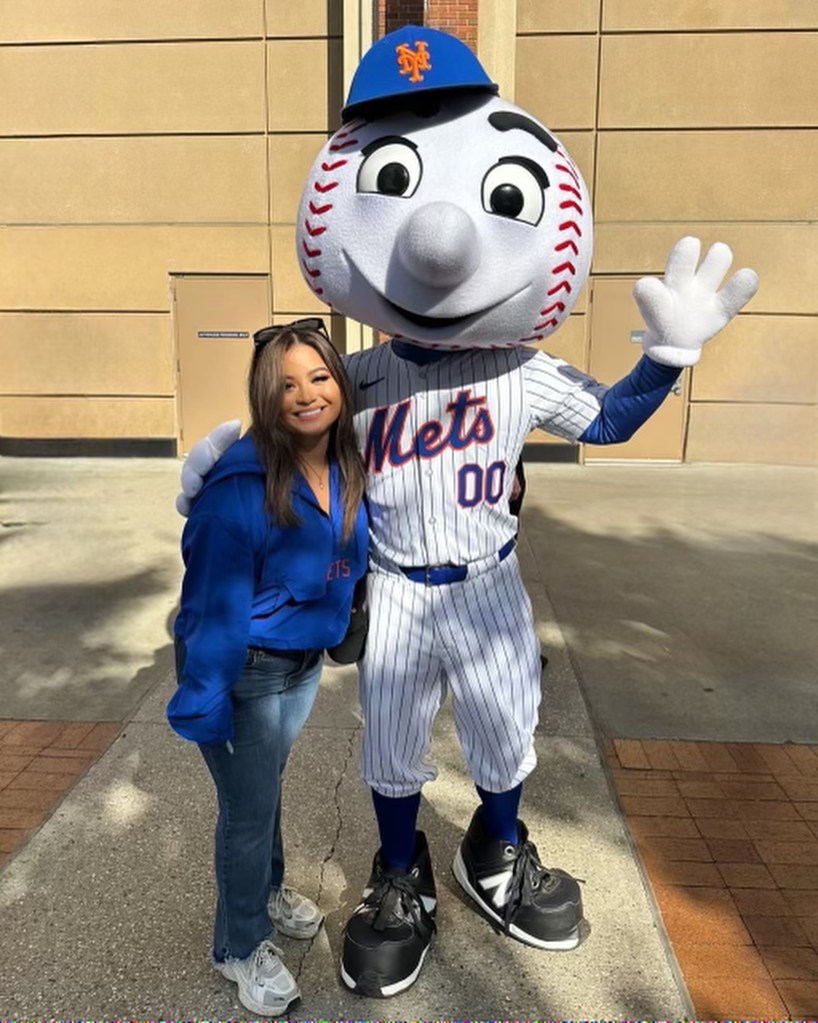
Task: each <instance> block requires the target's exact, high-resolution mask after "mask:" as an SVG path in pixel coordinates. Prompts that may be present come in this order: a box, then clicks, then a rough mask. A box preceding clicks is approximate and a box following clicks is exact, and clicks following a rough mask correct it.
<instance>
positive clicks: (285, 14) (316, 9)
mask: <svg viewBox="0 0 818 1023" xmlns="http://www.w3.org/2000/svg"><path fill="white" fill-rule="evenodd" d="M264 5H265V12H266V22H267V35H268V36H327V35H334V36H337V35H340V34H341V32H342V30H343V13H344V12H343V0H299V2H298V3H283V2H282V0H264ZM310 71H311V69H310V68H305V69H304V72H305V79H306V78H307V77H308V74H309V72H310Z"/></svg>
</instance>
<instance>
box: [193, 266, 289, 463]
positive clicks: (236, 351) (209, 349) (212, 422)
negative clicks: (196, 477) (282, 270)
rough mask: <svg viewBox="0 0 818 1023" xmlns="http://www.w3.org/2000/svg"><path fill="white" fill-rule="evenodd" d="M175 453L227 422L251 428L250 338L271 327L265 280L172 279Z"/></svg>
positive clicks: (233, 278)
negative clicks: (249, 406)
mask: <svg viewBox="0 0 818 1023" xmlns="http://www.w3.org/2000/svg"><path fill="white" fill-rule="evenodd" d="M173 309H174V320H175V328H176V352H177V361H176V369H177V386H176V393H177V396H178V403H179V406H178V407H179V416H178V422H179V438H178V453H179V454H187V452H188V451H189V450H190V448H191V446H192V445H193V444H195V443H196V441H197V440H199V439H200V438H201V437H204V436H205V434H207V433H209V432H210V431H211V430H212V429H213V427H214V426H217V425H218V424H219V423H222V422H224V421H225V420H226V419H241V420H242V423H243V425H244V427H245V428H246V427H247V426H248V424H249V413H248V407H247V370H248V368H249V366H250V356H251V354H252V348H253V341H252V337H253V334H254V332H255V331H257V330H258V329H259V328H260V327H264V326H266V325H267V324H268V323H270V280H269V277H267V276H241V277H224V276H221V277H208V276H202V275H194V276H185V275H179V276H174V278H173Z"/></svg>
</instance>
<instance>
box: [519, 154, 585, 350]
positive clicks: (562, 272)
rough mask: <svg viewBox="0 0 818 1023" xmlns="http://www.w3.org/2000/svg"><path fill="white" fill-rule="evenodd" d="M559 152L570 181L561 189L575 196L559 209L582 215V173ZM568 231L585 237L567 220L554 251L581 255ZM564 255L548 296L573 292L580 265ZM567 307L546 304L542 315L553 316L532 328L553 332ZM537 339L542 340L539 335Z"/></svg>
mask: <svg viewBox="0 0 818 1023" xmlns="http://www.w3.org/2000/svg"><path fill="white" fill-rule="evenodd" d="M557 152H558V153H559V155H560V157H561V159H562V161H563V162H562V163H558V164H556V165H555V168H556V170H558V171H560V172H561V173H562V174H563V175H567V177H568V180H567V181H560V182H559V184H558V188H559V191H560V192H561V193H564V192H567V193H568V195H569V196H573V198H564V199H563V200H562V202H560V203H559V209H560V210H574V211H576V213H577V214H578V215H579V217H582V216H584V213H583V204H584V196H583V192H582V179H581V178H580V176H579V172H578V171H577V169H576V168H575V167H574V164H573V161H572V160H571V158H570V157H569V156H568V154H567V153H566V152H565V150H563V149H562V148H560V149H558V150H557ZM569 233H570V234H573V235H575V236H576V238H582V228H581V227H580V226H579V224H578V223H577V222H576V220H564V221H562V222H561V223H559V224H558V238H557V242H556V244H555V245H554V253H555V254H557V253H560V254H562V253H565V255H568V253H567V252H566V250H568V249H570V250H571V252H572V253H573V255H574V257H576V258H578V257H579V255H580V251H579V244H578V243H577V241H575V240H574V238H566V237H565V235H566V234H569ZM565 255H563V256H562V257H561V260H560V258H558V259H557V260H555V265H554V266H553V267H552V269H551V277H552V279H555V280H554V284H553V286H552V287H551V288H549V290H548V292H547V294H548V296H549V297H551V296H554V295H558V294H560V293H561V292H565V294H566V295H570V294H571V293H572V291H573V283H572V281H571V280H570V278H571V277H576V275H577V267H576V264H575V263H574V262H572V260H571V259H566V258H565ZM566 308H567V302H560V301H554V302H552V303H551V304H550V305H549V304H547V305H546V307H545V308H544V309H541V310H540V316H543V317H547V316H548V314H549V313H552V314H554V315H552V316H550V317H549V318H548V319H544V320H542V321H541V322H540V323H535V324H534V328H533V329H534V331H535V332H536V331H540V330H542V331H546V332H549V333H550V332H551V331H553V330H556V328H557V327H558V326H559V325H560V323H561V322H562V321H563V319H564V318H565V315H566ZM535 336H536V333H535V334H534V335H532V337H535ZM530 340H531V337H529V338H521V339H520V341H521V342H524V341H530ZM537 340H540V338H539V337H537Z"/></svg>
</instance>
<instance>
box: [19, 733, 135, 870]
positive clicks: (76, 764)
mask: <svg viewBox="0 0 818 1023" xmlns="http://www.w3.org/2000/svg"><path fill="white" fill-rule="evenodd" d="M121 729H122V725H121V723H119V722H116V721H102V722H99V721H68V722H66V721H8V720H0V866H2V865H3V864H4V863H5V862H6V860H7V859H8V858H9V856H10V855H11V854H12V853H13V852H14V851H15V850H16V849H17V848H18V847H19V846H20V845H21V844H22V842H24V841H25V839H26V838H27V837H28V836H29V834H31V832H32V831H33V830H34V829H35V828H37V827H39V826H40V824H42V822H43V821H44V820H45V819H46V817H48V816H49V814H50V813H51V811H52V810H53V809H54V807H55V806H56V805H57V804H58V803H59V802H60V800H61V799H62V798H63V796H64V795H65V793H66V792H67V791H68V789H70V788H71V786H72V785H73V784H74V783H75V782H76V781H77V780H78V779H79V778H80V777H81V776H82V775H83V774H84V773H85V771H86V770H87V769H88V767H89V766H90V765H91V764H92V763H93V762H94V761H95V760H96V759H97V758H98V757H99V756H101V755H102V753H104V752H105V750H106V749H107V748H108V747H109V746H110V745H111V743H112V742H113V740H114V739H115V738H116V736H117V735H118V734H119V732H120V730H121Z"/></svg>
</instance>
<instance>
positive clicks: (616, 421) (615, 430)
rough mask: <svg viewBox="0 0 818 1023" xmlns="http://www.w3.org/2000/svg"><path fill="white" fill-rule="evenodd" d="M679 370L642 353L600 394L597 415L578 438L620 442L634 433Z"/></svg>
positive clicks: (602, 442) (589, 442)
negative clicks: (625, 371)
mask: <svg viewBox="0 0 818 1023" xmlns="http://www.w3.org/2000/svg"><path fill="white" fill-rule="evenodd" d="M680 373H681V369H678V368H676V367H675V366H662V365H660V364H659V363H658V362H654V361H653V360H652V359H649V358H648V357H647V355H643V356H642V358H641V359H640V360H639V362H637V364H636V365H635V366H634V368H633V369H632V370H631V372H630V373H629V374H628V375H627V376H626V377H623V379H622V380H620V381H619V383H616V384H614V385H613V387H609V388H608V389H607V390H606V391H604V393H602V394H601V407H600V410H599V414H598V415H597V417H596V418H595V419H594V420H593V421H592V422H591V423H590V424H589V425H588V426H587V427H586V428H585V430H584V432H583V433H582V434H581V436H580V437H579V439H580V440H581V441H583V442H584V443H586V444H621V443H623V442H624V441H626V440H630V438H631V437H632V436H633V435H634V433H636V431H637V430H638V429H639V427H640V426H642V424H643V423H645V422H647V420H648V419H650V417H651V416H652V415H653V413H654V412H655V411H656V409H658V408H659V406H660V405H661V404H662V402H663V401H664V400H665V398H666V397H667V396H668V394H669V393H670V389H671V387H673V385H674V383H675V382H676V380H677V379H678V377H679V374H680Z"/></svg>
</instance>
